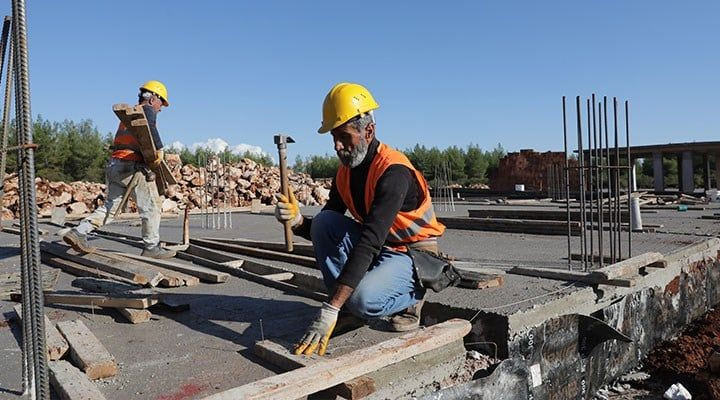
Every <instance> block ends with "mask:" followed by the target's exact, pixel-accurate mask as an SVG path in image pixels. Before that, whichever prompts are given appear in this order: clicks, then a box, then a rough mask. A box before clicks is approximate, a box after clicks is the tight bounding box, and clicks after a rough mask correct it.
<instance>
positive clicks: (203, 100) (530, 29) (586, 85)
mask: <svg viewBox="0 0 720 400" xmlns="http://www.w3.org/2000/svg"><path fill="white" fill-rule="evenodd" d="M121 4H122V5H121ZM133 5H134V7H133ZM6 12H8V13H9V9H8V10H7V11H6ZM718 15H720V2H717V1H693V2H677V1H674V2H670V1H432V2H430V1H412V2H411V1H365V2H340V1H305V2H301V1H271V0H268V1H256V2H250V1H210V0H206V1H203V2H197V1H184V0H174V1H169V0H168V1H165V0H156V1H152V2H149V1H131V0H126V1H123V2H120V3H118V2H113V1H94V0H85V1H73V0H64V1H54V0H29V1H28V30H29V36H30V43H29V44H30V73H31V90H32V111H33V114H41V115H42V116H43V117H45V118H47V119H50V120H62V119H66V118H67V119H73V120H79V119H84V118H89V119H92V120H93V121H94V122H95V123H96V124H97V125H98V127H99V128H100V129H101V130H102V131H103V132H108V131H113V132H114V130H115V128H116V126H117V120H116V118H115V116H114V115H113V114H112V111H111V105H112V104H113V103H119V102H134V101H135V100H136V89H137V86H138V85H139V84H140V83H142V82H143V81H145V80H148V79H158V80H161V81H163V82H165V83H166V84H167V86H168V90H169V96H168V97H169V98H170V102H171V103H172V104H171V107H170V108H168V109H166V110H164V111H163V113H162V114H161V115H160V117H159V120H158V123H159V128H160V132H161V134H162V135H163V137H164V141H165V142H166V143H168V144H169V143H171V142H174V141H180V142H182V143H184V144H186V145H189V144H192V143H195V142H204V141H206V140H208V139H211V138H221V139H223V140H225V141H226V142H228V143H229V144H230V145H233V146H234V145H239V144H248V145H252V146H259V147H261V148H262V149H263V150H264V151H267V152H269V153H270V154H275V152H276V150H275V149H274V145H273V144H272V143H273V142H272V136H273V135H274V134H275V133H278V132H284V133H287V134H290V135H291V136H293V137H294V138H295V139H296V141H297V143H296V144H295V145H293V146H292V147H291V148H290V150H289V152H290V153H289V154H290V156H289V157H290V159H291V160H292V159H294V158H295V155H298V154H300V155H302V156H308V155H311V154H324V153H332V143H331V141H330V138H329V137H328V136H327V135H324V136H321V135H318V134H317V133H316V130H317V128H318V126H319V124H320V119H321V104H322V100H323V98H324V96H325V94H326V93H327V91H328V90H329V88H330V87H331V86H332V85H333V84H334V83H336V82H339V81H350V82H358V83H361V84H363V85H365V86H367V87H368V88H369V89H370V91H371V92H372V93H373V95H374V96H375V98H376V99H377V101H378V102H379V103H380V109H379V110H377V112H376V118H377V123H378V132H377V134H378V138H379V139H380V140H382V141H385V142H387V143H389V144H391V145H393V146H394V147H398V148H401V149H403V148H407V147H410V146H412V145H414V144H415V143H422V144H425V145H427V146H438V147H440V148H445V147H447V146H450V145H458V146H461V147H465V146H467V145H468V144H469V143H475V144H479V145H480V146H481V147H483V148H492V147H494V146H495V145H496V144H497V143H501V144H502V145H503V146H504V147H505V148H506V149H508V150H518V149H521V148H534V149H536V150H559V149H561V148H562V131H561V127H562V125H561V108H560V101H561V96H562V95H567V96H575V95H578V94H579V95H583V96H587V95H589V94H590V93H592V92H596V93H598V94H607V95H610V96H618V97H620V98H622V99H629V100H630V102H631V103H630V104H631V122H632V125H631V128H632V134H633V142H634V143H635V144H652V143H664V142H680V141H702V140H718V139H719V138H718V132H719V129H718V128H720V118H719V117H718V116H717V115H718V111H717V110H718V106H720V104H719V103H720V101H719V100H718V99H719V98H720V97H719V95H718V92H719V89H720V78H719V76H720V52H718V41H719V39H720V19H718V17H717V16H718Z"/></svg>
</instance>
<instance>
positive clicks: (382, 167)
mask: <svg viewBox="0 0 720 400" xmlns="http://www.w3.org/2000/svg"><path fill="white" fill-rule="evenodd" d="M377 151H378V154H377V155H375V158H373V161H372V164H371V165H370V170H369V171H368V177H367V181H366V182H365V209H366V210H368V211H369V210H370V206H371V205H372V202H373V199H374V198H375V187H376V186H377V183H378V181H379V180H380V177H382V175H383V173H385V171H386V170H387V168H388V167H390V166H391V165H395V164H400V165H404V166H405V167H407V168H409V169H410V171H412V172H413V174H414V175H415V181H416V182H417V184H418V185H419V187H420V190H421V192H422V193H423V199H422V201H421V203H420V205H419V206H418V207H417V208H416V209H414V210H411V211H400V212H398V213H397V215H396V216H395V219H394V220H393V224H392V226H391V227H390V231H389V232H388V237H387V241H388V242H391V243H392V244H396V245H403V244H409V243H414V242H419V241H422V240H425V239H428V238H432V237H437V236H440V235H442V234H443V232H445V226H444V225H443V224H441V223H440V222H438V220H437V218H436V216H435V210H434V208H433V205H432V200H431V199H430V190H429V188H428V184H427V181H425V177H424V176H423V175H422V173H420V171H418V170H416V169H415V167H413V165H412V163H411V162H410V160H408V158H407V157H406V156H405V155H404V154H403V153H401V152H399V151H397V150H394V149H392V148H390V147H389V146H387V145H385V144H383V143H380V145H379V146H378V150H377ZM335 185H336V186H337V189H338V193H339V194H340V198H341V199H342V200H343V202H344V203H345V205H346V206H347V208H348V210H349V211H350V213H351V214H352V215H353V217H355V219H356V220H358V221H360V222H363V219H362V217H361V216H360V214H359V213H358V212H357V210H356V209H355V205H354V203H353V200H352V193H351V192H350V168H348V167H346V166H344V165H340V167H339V168H338V171H337V174H336V176H335Z"/></svg>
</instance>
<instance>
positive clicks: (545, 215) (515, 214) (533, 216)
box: [468, 208, 630, 222]
mask: <svg viewBox="0 0 720 400" xmlns="http://www.w3.org/2000/svg"><path fill="white" fill-rule="evenodd" d="M598 214H599V213H598V212H597V211H595V212H593V213H592V217H593V218H595V219H597V218H598ZM585 215H586V216H587V218H588V220H590V216H591V213H590V211H586V213H585ZM603 215H604V219H605V221H608V219H609V218H610V212H608V211H605V212H604V213H603ZM468 216H469V217H471V218H505V219H528V220H546V221H567V218H568V215H567V211H565V210H508V209H497V208H495V209H477V210H468ZM581 216H582V214H581V213H580V211H576V210H572V211H570V220H571V221H580V217H581ZM620 219H621V221H622V222H629V221H630V214H628V213H627V211H623V212H622V214H621V217H620Z"/></svg>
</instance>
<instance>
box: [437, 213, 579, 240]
mask: <svg viewBox="0 0 720 400" xmlns="http://www.w3.org/2000/svg"><path fill="white" fill-rule="evenodd" d="M438 220H439V221H440V223H442V224H443V225H445V226H446V227H447V228H449V229H469V230H478V231H490V232H508V233H526V234H535V235H567V233H568V228H567V223H565V222H560V221H543V220H519V219H518V220H515V219H498V218H492V219H491V218H461V217H460V218H459V217H438ZM570 229H571V233H572V235H573V236H577V235H579V234H580V223H579V222H575V221H571V222H570Z"/></svg>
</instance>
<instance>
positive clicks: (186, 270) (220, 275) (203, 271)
mask: <svg viewBox="0 0 720 400" xmlns="http://www.w3.org/2000/svg"><path fill="white" fill-rule="evenodd" d="M117 254H120V255H122V256H123V257H127V258H132V259H135V260H138V261H142V262H145V263H148V264H153V265H157V266H159V267H163V268H166V269H170V270H173V271H177V272H182V273H183V274H187V275H192V276H195V277H198V278H200V279H201V280H203V281H205V282H211V283H221V282H226V281H227V279H228V277H229V276H230V275H229V274H227V273H225V272H219V271H214V270H212V269H210V268H204V267H199V266H196V265H190V264H185V263H180V262H177V261H172V260H158V259H155V258H151V257H143V256H140V255H136V254H130V253H122V252H117Z"/></svg>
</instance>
